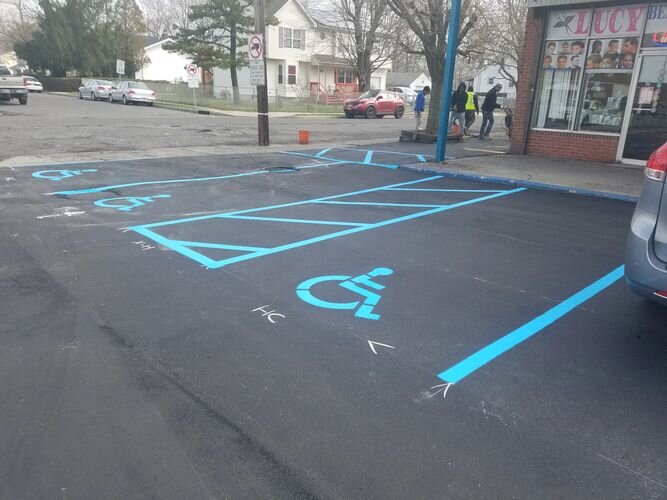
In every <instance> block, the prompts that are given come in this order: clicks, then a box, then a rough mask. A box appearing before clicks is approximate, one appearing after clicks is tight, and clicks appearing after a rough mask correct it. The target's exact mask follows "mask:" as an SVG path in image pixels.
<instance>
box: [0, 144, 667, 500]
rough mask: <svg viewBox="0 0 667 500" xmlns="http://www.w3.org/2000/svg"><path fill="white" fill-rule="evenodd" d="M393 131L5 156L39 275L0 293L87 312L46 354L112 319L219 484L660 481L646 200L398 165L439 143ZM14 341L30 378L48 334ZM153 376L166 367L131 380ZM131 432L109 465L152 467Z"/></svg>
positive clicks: (662, 371) (12, 314)
mask: <svg viewBox="0 0 667 500" xmlns="http://www.w3.org/2000/svg"><path fill="white" fill-rule="evenodd" d="M392 149H393V148H392V147H377V148H375V147H366V148H363V147H352V148H347V147H346V148H342V147H334V148H327V149H317V150H300V151H296V152H295V151H289V150H286V151H284V152H281V153H276V154H270V155H258V156H256V157H253V158H248V157H247V156H243V155H239V156H219V157H193V158H179V159H160V160H136V161H129V162H108V163H102V164H77V165H72V166H66V165H59V166H35V167H20V168H15V169H12V170H7V171H6V172H5V175H4V176H3V177H5V183H6V186H11V190H9V189H5V190H3V194H2V199H3V203H4V204H5V206H7V211H6V217H5V221H4V222H3V224H2V227H3V234H4V235H6V236H3V238H4V239H5V240H6V241H5V244H4V251H5V252H9V248H10V245H11V249H12V250H11V252H12V254H13V255H14V257H15V258H16V259H17V260H18V261H20V264H17V266H14V267H18V269H22V270H24V271H23V275H19V276H13V277H11V279H7V280H6V283H8V284H7V286H6V287H5V289H4V292H5V293H6V294H7V297H9V296H11V295H12V294H19V295H20V294H22V293H23V294H24V295H25V293H26V287H28V288H30V287H33V292H34V293H33V295H32V297H33V299H32V300H37V299H36V298H35V297H37V298H38V297H39V296H40V295H39V294H40V293H45V292H44V287H46V284H44V283H46V282H47V281H48V282H50V281H51V280H52V281H53V282H54V283H55V284H56V285H57V288H58V290H60V292H59V293H60V294H61V295H62V296H66V297H67V298H68V299H67V300H66V301H64V302H63V303H60V305H59V306H58V307H60V308H71V309H72V310H73V311H77V313H76V314H77V318H79V319H78V323H77V324H83V325H87V326H86V327H85V328H78V329H76V330H75V333H72V332H71V331H70V333H68V334H67V335H68V336H67V340H66V342H64V343H63V342H61V343H57V348H56V347H54V351H56V352H57V360H56V361H54V364H53V372H54V373H56V372H57V373H61V372H62V371H63V370H64V371H65V372H66V371H67V370H68V369H72V367H73V366H78V365H79V364H80V363H84V361H83V360H84V359H85V358H84V357H85V356H94V355H95V354H94V353H92V352H90V351H86V349H84V348H82V349H79V350H78V351H77V349H78V348H77V349H75V348H72V350H71V351H70V350H68V349H64V348H65V347H66V346H68V345H69V346H75V345H77V344H76V342H80V345H82V346H85V345H86V342H87V341H90V339H91V338H94V339H98V341H104V340H105V339H108V341H109V342H110V343H111V345H113V346H115V347H116V348H117V349H118V350H119V351H122V352H123V353H125V354H124V356H122V357H121V359H119V360H118V361H115V362H117V363H118V370H119V372H127V373H130V374H132V375H131V377H130V378H132V377H134V379H133V380H135V382H127V381H125V382H123V381H122V380H121V379H120V378H119V380H118V381H117V385H118V387H116V388H115V389H113V390H116V391H120V390H121V388H123V389H124V388H126V385H127V384H130V385H133V386H137V387H138V396H137V398H138V399H139V400H142V399H143V400H150V401H151V404H152V405H154V406H155V408H157V409H158V412H159V413H160V414H161V415H162V419H163V425H164V428H165V429H164V432H165V433H166V435H168V436H169V437H170V441H169V444H168V445H165V446H166V450H165V451H164V453H165V455H166V456H172V454H173V455H174V456H176V455H177V456H179V457H180V456H182V454H185V455H186V456H187V459H188V461H189V463H190V464H191V465H192V469H193V470H192V472H187V471H186V472H183V471H182V469H181V473H180V474H181V475H182V476H183V477H180V476H179V480H181V481H186V482H187V481H191V480H192V477H193V476H194V475H197V476H198V480H199V481H201V483H202V484H203V485H205V487H204V488H203V489H204V490H207V491H208V493H209V494H210V492H211V491H215V492H217V493H216V494H220V495H221V496H234V497H236V496H262V495H263V494H265V493H267V492H270V493H271V494H272V496H276V497H285V498H293V497H373V498H375V497H377V498H389V497H393V498H396V497H399V498H400V497H407V496H417V497H419V498H441V497H443V496H444V497H447V498H471V497H474V498H491V497H494V498H513V497H516V498H535V497H537V496H539V497H540V498H660V497H662V496H664V495H665V494H667V475H666V474H665V471H666V470H667V461H666V458H665V454H664V449H665V447H666V446H667V437H666V435H665V433H664V431H663V428H664V415H663V413H664V411H663V409H664V408H666V407H667V396H666V395H665V391H664V390H663V387H664V385H665V383H667V362H666V360H667V335H665V332H664V321H665V318H666V317H667V316H666V314H667V313H665V311H664V310H663V309H661V308H659V307H657V306H654V305H652V304H648V303H645V302H643V301H642V300H641V299H639V298H637V297H635V296H634V295H633V294H631V293H630V292H629V291H628V290H627V289H626V287H625V284H624V283H623V279H622V276H623V268H622V266H621V264H622V262H623V248H624V242H625V237H626V234H627V229H628V225H629V220H630V217H631V215H632V209H633V207H632V205H630V204H628V203H623V202H617V201H610V200H601V199H593V198H586V197H581V196H574V195H566V194H559V193H552V192H542V191H534V190H527V189H523V188H519V189H511V188H508V187H507V186H500V185H494V184H489V183H476V182H469V181H463V180H457V179H450V178H445V177H442V176H438V175H421V174H417V173H414V172H409V171H405V170H403V169H400V168H397V167H398V166H399V165H401V164H404V163H418V162H424V161H427V160H428V159H429V153H430V151H429V148H423V147H422V149H418V148H417V146H416V145H415V146H414V147H413V146H409V147H408V148H401V149H400V150H396V149H394V150H392ZM9 179H11V180H9ZM29 264H30V265H29ZM3 272H5V273H9V272H10V271H9V270H8V269H3ZM19 274H20V273H19ZM44 276H48V277H49V278H48V280H44V278H43V277H44ZM40 280H41V281H40ZM40 283H41V284H40ZM54 286H55V285H54ZM63 300H64V299H63ZM70 301H71V303H70ZM5 304H7V305H9V304H15V303H14V302H11V301H10V300H8V301H6V302H5ZM14 307H25V306H24V305H19V304H18V303H16V304H15V306H14ZM55 309H56V306H53V305H51V306H50V307H49V308H47V309H45V311H46V312H45V314H46V317H47V318H48V317H49V315H53V314H55V312H54V310H55ZM5 312H6V315H7V316H6V317H8V318H9V321H8V322H7V327H6V331H7V332H10V331H12V332H19V331H25V330H26V328H28V330H30V331H33V332H35V333H33V335H38V334H37V333H36V332H37V331H40V328H38V327H35V328H34V329H32V330H31V329H30V328H29V326H30V324H31V322H37V321H38V319H37V318H36V317H35V316H32V317H30V316H28V315H27V314H22V313H20V311H16V310H11V309H7V310H6V311H5ZM60 313H62V311H60ZM58 317H60V316H58ZM39 335H44V334H43V333H41V334H39ZM63 335H64V334H63ZM10 338H11V341H10V346H9V347H8V350H9V351H8V352H11V353H12V356H13V358H12V359H14V361H13V362H12V363H11V364H8V365H6V368H4V370H5V372H4V373H2V375H4V376H5V378H6V377H10V376H11V377H19V378H21V377H23V378H24V379H25V380H32V378H34V377H35V375H34V374H31V373H30V371H28V370H27V368H28V367H30V366H32V362H29V360H32V359H33V354H32V353H31V352H30V351H29V350H24V349H22V348H21V346H22V345H23V344H22V343H23V342H25V339H24V338H21V337H20V336H17V335H16V336H12V337H10ZM40 338H41V337H40ZM63 338H64V337H63ZM42 355H43V353H42ZM2 356H4V357H7V356H8V354H4V355H2ZM76 356H79V357H78V358H77V357H76ZM2 359H3V358H1V357H0V360H2ZM17 359H23V360H24V361H26V362H25V363H24V364H22V363H18V362H17V361H16V360H17ZM86 362H87V363H91V361H90V359H88V361H86ZM109 363H110V361H109ZM0 364H1V363H0ZM104 364H105V362H103V363H102V365H104ZM49 366H50V365H49ZM10 367H11V368H10ZM24 367H25V368H24ZM67 367H69V368H67ZM10 369H11V373H10V372H9V370H10ZM99 369H100V368H95V369H92V368H91V370H93V372H94V371H95V370H99ZM149 371H155V372H156V373H157V375H155V378H156V380H158V381H161V382H153V384H149V385H145V384H142V383H139V382H136V380H142V377H143V375H142V374H144V373H147V372H149ZM49 375H53V374H52V373H49V372H46V374H45V373H40V377H42V378H44V377H48V376H49ZM63 380H67V378H66V377H61V378H57V377H55V379H54V381H52V382H51V383H53V384H58V390H59V391H60V392H64V391H69V390H77V388H76V387H74V388H72V387H70V386H68V385H67V384H66V383H65V382H63ZM35 384H38V381H37V382H35ZM154 384H158V385H159V386H160V389H159V390H157V389H156V388H155V385H154ZM160 384H161V385H160ZM93 385H94V384H93ZM114 387H115V386H114ZM135 388H136V387H135ZM2 390H3V391H8V392H6V393H5V394H4V396H6V397H9V398H10V399H11V398H15V399H16V398H18V395H17V394H15V393H13V392H12V390H11V389H9V390H8V389H7V388H3V389H2ZM109 390H112V389H109ZM80 396H81V400H80V401H79V403H78V404H80V405H83V404H87V403H90V404H93V405H94V404H99V400H97V399H96V398H91V396H90V393H88V392H86V393H85V394H81V395H80ZM3 399H4V398H3ZM44 404H46V403H44ZM70 404H73V403H70ZM136 405H139V403H136ZM137 407H138V406H137ZM201 407H205V408H206V411H207V412H209V414H210V415H214V416H215V419H214V420H215V421H213V422H207V423H202V424H201V425H202V426H201V428H199V429H194V428H193V427H192V426H191V424H189V423H188V420H189V419H187V418H184V417H183V416H184V415H188V414H196V412H197V411H198V410H197V408H201ZM49 408H50V409H53V408H55V406H50V407H49ZM35 409H36V410H37V409H41V410H44V408H42V407H41V406H40V404H38V403H35ZM68 410H71V407H68V406H67V405H64V406H62V407H58V408H57V409H56V410H55V414H58V413H59V412H65V411H68ZM12 411H14V412H15V413H16V410H12ZM134 411H135V409H134V408H133V407H127V408H119V409H118V412H119V413H122V414H124V415H126V417H127V418H128V419H129V416H130V415H132V414H133V412H134ZM136 411H139V410H136ZM109 418H111V417H109ZM46 419H47V420H49V418H48V417H46ZM202 421H203V419H202ZM105 423H106V421H104V420H101V421H100V426H101V428H100V430H99V432H100V433H104V432H105V428H104V425H105ZM22 425H23V427H22V429H23V431H25V430H26V429H30V428H31V427H33V426H37V425H38V423H36V422H32V421H30V422H28V423H24V424H22ZM109 425H111V424H109ZM114 425H116V424H114ZM47 427H48V424H47ZM221 428H226V429H233V431H234V432H235V433H238V434H239V435H240V436H242V441H243V442H247V443H249V444H250V445H251V446H249V448H251V449H252V450H254V451H253V453H251V454H250V455H248V456H252V457H254V458H251V459H250V458H247V460H249V461H253V463H255V464H259V465H255V466H253V467H252V471H251V472H249V473H248V474H249V477H248V479H247V481H246V482H244V481H241V480H239V482H234V481H233V480H232V479H230V478H229V477H228V476H227V475H225V474H221V473H220V471H219V470H218V467H221V465H220V464H219V463H216V462H217V459H216V456H217V455H216V451H215V449H217V448H224V447H225V446H227V444H226V443H227V441H226V439H231V441H233V442H238V438H230V437H229V436H227V438H224V437H222V436H221V435H220V432H221V431H220V429H221ZM114 429H115V427H114ZM107 431H108V429H107ZM20 432H21V431H19V433H20ZM53 432H56V430H55V429H53ZM71 432H74V431H71ZM5 439H7V438H6V437H5ZM133 439H134V441H133V442H132V443H128V442H127V439H126V438H125V437H119V435H115V438H114V439H111V438H109V439H101V445H100V454H101V457H102V458H101V459H100V461H101V463H108V462H109V463H110V462H113V460H116V459H117V457H118V456H121V457H123V459H126V460H128V461H129V462H130V463H133V464H141V463H142V462H141V460H139V459H138V458H136V457H141V456H142V453H145V449H146V445H147V442H145V441H143V440H142V439H141V438H138V437H137V436H134V437H133ZM146 439H148V438H146ZM209 439H210V440H213V441H212V442H215V443H216V444H215V447H214V448H215V449H212V448H208V449H205V448H206V446H204V444H202V443H203V442H206V441H207V440H209ZM235 440H236V441H235ZM47 441H48V439H46V440H45V442H47ZM171 441H173V443H172V442H171ZM135 448H136V449H141V450H142V451H141V452H140V451H136V449H135ZM40 450H41V448H40V446H39V445H38V444H35V445H33V446H32V447H28V448H27V451H26V452H25V453H24V454H23V455H17V458H16V461H15V463H14V466H15V469H17V470H20V465H21V464H25V463H26V461H28V460H33V461H37V462H38V463H39V467H36V468H28V469H26V470H27V472H25V473H24V474H23V477H22V479H23V480H25V481H28V482H29V480H30V479H31V478H32V477H34V476H31V474H37V472H39V473H40V474H41V475H42V477H44V478H46V479H44V482H43V484H45V485H49V484H55V482H56V479H55V478H56V477H57V476H58V474H59V473H60V474H62V473H63V471H62V470H61V469H58V468H56V467H53V466H52V465H49V464H48V463H46V462H45V461H43V460H40V459H39V458H36V457H38V455H39V452H40ZM128 450H133V451H132V452H129V451H128ZM246 452H247V450H246ZM133 453H135V454H136V455H133ZM241 455H243V453H239V455H238V456H236V457H230V456H227V455H225V460H226V461H227V462H226V464H227V465H228V467H231V468H234V467H243V465H242V463H243V461H244V459H242V458H241V459H240V458H239V456H241ZM243 456H245V455H243ZM72 460H73V461H74V462H76V465H78V466H81V467H82V468H83V469H84V470H86V468H87V467H88V466H87V465H86V464H85V463H84V461H83V459H82V458H81V457H78V456H77V457H74V458H73V459H72ZM77 460H78V462H77ZM169 463H170V464H172V463H173V464H176V463H177V461H176V460H174V461H173V462H169ZM113 467H116V466H113ZM173 467H176V465H173ZM171 470H172V469H171V466H170V467H167V468H166V470H162V471H160V472H157V473H156V474H157V475H158V477H159V478H160V479H162V478H165V484H168V483H169V482H170V481H175V480H176V478H177V476H174V477H173V478H169V479H168V478H166V476H168V475H169V472H170V471H171ZM195 471H197V472H195ZM267 471H270V472H267ZM116 472H117V474H118V476H119V477H121V478H124V479H123V480H125V481H127V482H128V484H132V482H133V481H135V482H136V483H142V482H143V481H146V479H144V478H134V479H132V475H131V474H130V473H129V472H127V471H123V470H116ZM98 473H99V472H95V471H93V470H91V471H90V474H92V476H95V475H96V474H98ZM253 474H255V475H253ZM65 475H67V472H66V473H65ZM259 478H261V479H259ZM84 483H85V481H84V480H83V479H80V478H79V479H78V480H72V481H71V482H70V483H69V485H68V488H71V489H70V491H74V493H72V494H73V495H75V496H76V494H77V492H79V493H80V492H82V491H85V488H84V486H83V485H84ZM182 484H185V483H182ZM252 484H255V485H256V486H255V487H256V489H253V488H254V487H253V486H250V485H252ZM12 491H20V489H14V490H12ZM41 491H47V490H41ZM196 496H197V495H193V497H196ZM201 496H205V495H204V494H203V493H202V495H201Z"/></svg>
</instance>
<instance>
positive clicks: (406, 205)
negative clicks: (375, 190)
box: [313, 201, 447, 208]
mask: <svg viewBox="0 0 667 500" xmlns="http://www.w3.org/2000/svg"><path fill="white" fill-rule="evenodd" d="M313 203H322V204H330V205H370V206H378V207H417V208H436V207H446V206H447V205H442V204H439V205H433V204H431V205H418V204H416V203H381V202H372V201H315V202H313Z"/></svg>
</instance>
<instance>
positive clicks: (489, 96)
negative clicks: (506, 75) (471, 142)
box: [479, 83, 503, 140]
mask: <svg viewBox="0 0 667 500" xmlns="http://www.w3.org/2000/svg"><path fill="white" fill-rule="evenodd" d="M502 88H503V86H502V85H501V84H500V83H496V84H495V85H494V86H493V87H492V88H491V90H489V91H488V92H487V93H486V97H485V98H484V102H483V103H482V128H481V129H480V131H479V138H480V139H481V140H484V139H490V137H489V134H490V133H491V128H492V127H493V121H494V120H493V112H494V111H495V110H496V109H498V108H500V104H498V92H500V90H501V89H502Z"/></svg>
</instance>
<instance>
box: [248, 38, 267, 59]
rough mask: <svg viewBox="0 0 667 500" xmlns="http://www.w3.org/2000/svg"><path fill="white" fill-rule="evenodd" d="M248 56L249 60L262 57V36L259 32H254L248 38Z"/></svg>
mask: <svg viewBox="0 0 667 500" xmlns="http://www.w3.org/2000/svg"><path fill="white" fill-rule="evenodd" d="M248 57H249V58H250V60H251V61H259V60H263V59H264V36H262V34H261V33H255V34H254V35H252V36H251V37H250V39H249V40H248Z"/></svg>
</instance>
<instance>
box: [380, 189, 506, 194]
mask: <svg viewBox="0 0 667 500" xmlns="http://www.w3.org/2000/svg"><path fill="white" fill-rule="evenodd" d="M387 191H413V192H414V191H417V192H419V191H424V192H425V193H500V192H501V191H504V189H428V188H390V189H387Z"/></svg>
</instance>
